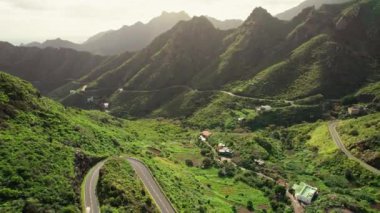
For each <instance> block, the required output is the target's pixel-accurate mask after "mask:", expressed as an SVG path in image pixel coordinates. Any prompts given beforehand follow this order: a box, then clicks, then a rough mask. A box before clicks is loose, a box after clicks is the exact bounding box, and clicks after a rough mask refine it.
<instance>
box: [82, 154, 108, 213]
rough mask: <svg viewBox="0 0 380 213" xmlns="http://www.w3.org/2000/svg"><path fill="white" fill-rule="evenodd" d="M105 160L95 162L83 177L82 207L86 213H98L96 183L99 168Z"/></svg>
mask: <svg viewBox="0 0 380 213" xmlns="http://www.w3.org/2000/svg"><path fill="white" fill-rule="evenodd" d="M104 162H105V161H102V162H100V163H98V164H96V165H95V166H94V167H93V168H92V169H91V170H90V171H89V173H88V174H87V176H86V178H85V180H84V181H85V182H84V183H85V189H84V207H85V209H86V213H100V207H99V201H98V197H97V196H96V185H97V183H98V179H99V170H100V169H101V168H102V167H103V165H104Z"/></svg>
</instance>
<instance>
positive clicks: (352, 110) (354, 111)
mask: <svg viewBox="0 0 380 213" xmlns="http://www.w3.org/2000/svg"><path fill="white" fill-rule="evenodd" d="M347 111H348V114H349V115H359V114H360V113H361V112H362V111H363V107H359V106H352V107H348V109H347Z"/></svg>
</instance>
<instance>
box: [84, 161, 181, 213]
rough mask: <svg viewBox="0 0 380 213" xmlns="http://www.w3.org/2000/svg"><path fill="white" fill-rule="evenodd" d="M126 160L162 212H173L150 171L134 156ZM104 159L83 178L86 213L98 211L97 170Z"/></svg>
mask: <svg viewBox="0 0 380 213" xmlns="http://www.w3.org/2000/svg"><path fill="white" fill-rule="evenodd" d="M125 160H128V161H129V163H130V164H131V166H132V167H133V169H134V170H135V171H136V174H137V176H139V178H140V179H141V181H142V182H143V184H144V186H145V188H146V189H147V190H148V191H149V193H150V195H151V196H152V198H153V200H154V201H155V203H156V204H157V206H158V207H159V209H160V210H161V212H163V213H175V212H176V211H175V209H174V208H173V206H172V205H171V203H170V201H169V199H168V198H167V197H166V196H165V194H164V193H163V191H162V189H161V188H160V186H159V185H158V183H157V182H156V181H155V179H154V178H153V175H152V173H151V172H150V170H149V169H148V167H146V166H145V165H144V164H143V163H142V162H141V161H139V160H137V159H134V158H125ZM105 162H106V161H102V162H100V163H98V164H96V165H95V166H94V167H93V168H92V169H91V170H90V171H89V173H88V174H87V176H86V178H85V180H84V181H85V186H84V187H85V189H84V205H85V212H86V213H100V207H99V201H98V198H97V196H96V185H97V183H98V180H99V171H100V169H101V168H102V167H103V165H104V163H105Z"/></svg>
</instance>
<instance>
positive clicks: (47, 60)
mask: <svg viewBox="0 0 380 213" xmlns="http://www.w3.org/2000/svg"><path fill="white" fill-rule="evenodd" d="M106 59H107V58H106V57H101V56H95V55H91V54H90V53H85V52H77V51H74V50H71V49H54V48H47V49H39V48H35V47H16V46H13V45H11V44H9V43H5V42H0V70H3V71H4V72H7V73H10V74H12V75H15V76H18V77H21V78H23V79H24V80H27V81H29V82H32V83H33V85H34V86H36V87H37V88H38V89H39V90H40V91H41V92H42V93H43V94H48V93H49V92H51V91H52V90H54V89H56V88H58V87H60V86H63V85H65V84H66V83H68V82H71V81H73V80H77V79H79V78H81V77H83V76H84V75H86V74H88V73H89V72H90V71H91V70H92V69H94V68H96V67H97V66H99V65H101V64H102V63H103V62H104V61H105V60H106Z"/></svg>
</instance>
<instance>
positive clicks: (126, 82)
mask: <svg viewBox="0 0 380 213" xmlns="http://www.w3.org/2000/svg"><path fill="white" fill-rule="evenodd" d="M378 10H379V8H378V4H377V3H374V2H373V1H371V2H369V3H363V2H361V3H355V4H352V3H349V4H341V5H325V6H322V7H321V8H320V9H315V8H308V9H305V10H304V11H302V12H301V13H300V14H299V15H298V16H297V17H295V18H294V19H292V20H291V21H282V20H279V19H277V18H275V17H272V16H271V15H270V14H269V13H268V12H267V11H266V10H264V9H262V8H256V9H255V10H254V11H253V12H252V14H251V15H250V17H249V18H248V19H247V20H246V21H245V22H244V23H243V24H242V26H241V27H239V28H238V29H236V30H234V31H231V32H228V31H221V30H218V29H216V28H214V26H213V25H212V24H211V23H210V22H209V21H208V20H207V18H205V17H195V18H193V19H191V20H190V21H187V22H181V23H178V24H177V25H176V26H175V27H173V28H172V29H171V30H170V31H168V32H166V33H164V34H162V35H161V36H159V37H158V38H156V39H155V40H154V41H153V42H152V43H151V44H150V45H149V46H148V47H147V48H145V49H144V50H142V51H140V52H138V53H136V54H135V55H134V56H133V57H131V58H130V59H128V60H127V61H125V62H124V63H123V64H121V65H120V66H118V67H117V68H116V69H113V70H109V71H107V72H105V73H103V74H102V75H100V76H96V77H94V76H91V75H89V76H88V77H87V79H86V78H83V79H82V83H81V84H82V85H85V84H86V85H88V88H89V90H90V91H93V92H90V93H87V94H86V95H84V96H83V95H82V96H81V95H73V96H69V97H67V98H66V99H65V100H63V101H64V103H67V104H70V105H71V104H73V105H76V106H81V107H83V104H85V102H84V101H83V100H85V98H86V96H87V97H91V96H95V97H108V98H105V99H107V100H108V101H110V102H111V104H113V106H114V110H115V112H117V113H118V114H119V113H121V114H123V113H124V114H128V111H129V110H131V109H132V108H134V107H136V108H137V109H141V111H140V113H138V114H139V115H142V114H144V115H151V114H152V113H153V114H155V113H156V112H159V111H160V109H162V106H163V105H170V103H173V104H174V105H181V106H183V105H182V104H183V103H185V102H187V101H189V100H194V99H199V101H200V102H202V103H201V104H200V106H202V104H204V103H203V101H206V100H207V99H204V97H203V96H202V92H207V91H216V90H219V91H221V90H227V91H230V92H233V93H234V94H240V95H243V96H248V97H256V98H281V99H300V98H306V97H309V96H313V95H317V94H321V95H323V96H324V97H325V98H327V99H334V98H340V97H343V96H345V95H349V94H351V93H354V92H355V91H357V90H358V89H360V88H361V87H362V86H365V85H366V84H367V83H370V82H373V81H378V77H379V74H378V70H379V67H378V63H377V61H378V60H379V55H378V50H379V38H380V36H379V31H378V30H377V29H374V28H376V27H374V26H380V25H378V23H379V20H380V19H379V18H378V15H379V14H378ZM368 17H369V18H368ZM93 79H95V80H93ZM178 86H181V89H178ZM120 88H122V89H123V92H118V91H121V90H120ZM58 90H59V89H58ZM96 91H98V92H96ZM158 91H159V92H160V97H161V99H157V98H158V96H157V92H158ZM139 92H140V93H139ZM142 92H144V93H142ZM64 93H65V94H67V91H66V92H64ZM80 100H82V101H80ZM150 101H153V103H154V104H153V103H150ZM79 103H80V104H79ZM77 104H79V105H77ZM132 105H133V107H132ZM147 106H148V107H147ZM145 107H147V108H145ZM143 109H144V110H143ZM145 109H146V110H145ZM194 110H196V109H194ZM185 111H186V110H185ZM187 112H189V113H190V112H191V110H187ZM132 114H133V113H132ZM174 114H175V113H174Z"/></svg>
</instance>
